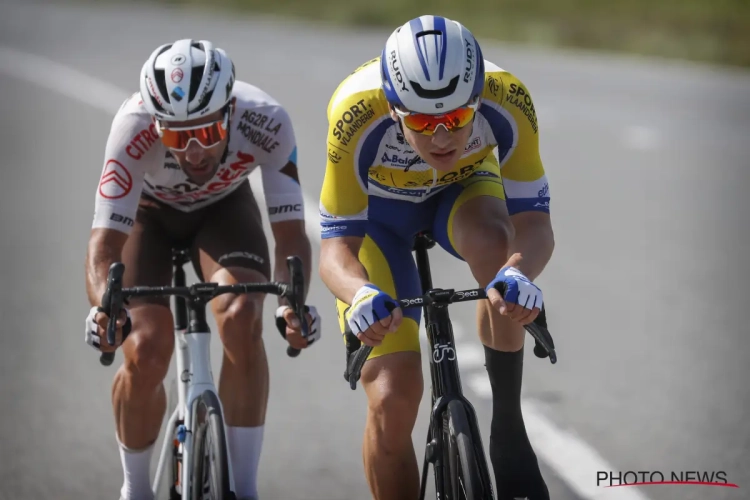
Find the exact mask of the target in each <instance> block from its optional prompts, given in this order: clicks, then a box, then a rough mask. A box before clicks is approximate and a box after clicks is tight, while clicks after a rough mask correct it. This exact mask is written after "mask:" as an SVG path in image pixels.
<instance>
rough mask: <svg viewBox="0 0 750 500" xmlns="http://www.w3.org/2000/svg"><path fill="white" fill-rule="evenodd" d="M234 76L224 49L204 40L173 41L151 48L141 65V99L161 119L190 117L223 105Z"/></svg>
mask: <svg viewBox="0 0 750 500" xmlns="http://www.w3.org/2000/svg"><path fill="white" fill-rule="evenodd" d="M234 77H235V75H234V63H232V60H231V59H229V56H228V55H227V53H226V52H225V51H224V50H222V49H219V48H215V47H214V45H213V44H212V43H211V42H209V41H207V40H190V39H183V40H177V41H176V42H174V43H168V44H164V45H162V46H161V47H159V48H157V49H156V50H154V51H153V52H152V53H151V56H150V57H149V58H148V61H146V63H145V64H144V65H143V68H142V69H141V98H142V99H143V105H144V106H145V107H146V110H147V111H148V112H149V113H151V115H153V116H155V117H157V118H159V119H161V120H171V121H186V120H192V119H194V118H198V117H201V116H204V115H207V114H210V113H213V112H215V111H219V110H221V109H222V108H223V107H224V106H226V104H227V103H228V102H229V100H230V99H231V96H232V87H233V86H234Z"/></svg>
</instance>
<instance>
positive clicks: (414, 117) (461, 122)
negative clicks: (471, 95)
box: [394, 103, 478, 135]
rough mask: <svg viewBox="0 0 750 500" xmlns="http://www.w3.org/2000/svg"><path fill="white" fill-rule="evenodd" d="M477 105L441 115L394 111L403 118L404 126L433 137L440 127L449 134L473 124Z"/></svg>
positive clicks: (396, 109)
mask: <svg viewBox="0 0 750 500" xmlns="http://www.w3.org/2000/svg"><path fill="white" fill-rule="evenodd" d="M477 104H478V103H475V104H470V105H468V106H463V107H461V108H458V109H454V110H453V111H449V112H447V113H443V114H440V115H428V114H426V113H409V112H404V111H402V110H400V109H398V108H395V107H394V110H395V111H396V114H398V115H399V116H400V117H401V121H402V122H403V124H404V126H406V127H407V128H408V129H409V130H413V131H414V132H417V133H419V134H424V135H433V134H434V133H435V131H436V130H437V127H438V126H440V125H442V126H443V127H445V129H446V130H447V131H448V132H453V131H455V130H458V129H460V128H462V127H465V126H466V125H468V124H469V123H471V120H473V119H474V115H475V114H476V109H477Z"/></svg>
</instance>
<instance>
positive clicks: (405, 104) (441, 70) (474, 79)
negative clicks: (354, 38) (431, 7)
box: [380, 16, 484, 114]
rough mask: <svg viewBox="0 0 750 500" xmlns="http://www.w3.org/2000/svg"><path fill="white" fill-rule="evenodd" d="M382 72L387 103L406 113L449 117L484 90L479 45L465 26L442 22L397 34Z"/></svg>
mask: <svg viewBox="0 0 750 500" xmlns="http://www.w3.org/2000/svg"><path fill="white" fill-rule="evenodd" d="M380 69H381V79H382V81H383V90H384V91H385V97H386V99H388V102H389V103H391V104H392V105H394V106H399V107H400V108H402V109H403V110H404V111H411V112H416V113H429V114H440V113H445V112H447V111H451V110H453V109H456V108H460V107H461V106H464V105H466V104H469V103H472V102H474V101H475V100H476V99H477V98H478V97H479V96H481V94H482V89H483V88H484V58H483V56H482V50H481V49H480V48H479V43H477V41H476V40H475V39H474V36H473V35H472V34H471V32H470V31H469V30H468V29H466V27H464V26H463V25H462V24H461V23H459V22H457V21H453V20H451V19H447V18H445V17H441V16H420V17H417V18H415V19H412V20H411V21H409V22H407V23H406V24H404V25H403V26H400V27H398V28H396V30H395V31H394V32H393V33H392V34H391V36H389V37H388V40H387V41H386V43H385V47H384V48H383V53H382V56H381V61H380Z"/></svg>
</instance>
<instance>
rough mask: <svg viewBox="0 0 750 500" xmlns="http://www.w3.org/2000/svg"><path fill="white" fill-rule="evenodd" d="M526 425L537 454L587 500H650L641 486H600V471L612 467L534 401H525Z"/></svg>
mask: <svg viewBox="0 0 750 500" xmlns="http://www.w3.org/2000/svg"><path fill="white" fill-rule="evenodd" d="M521 408H522V410H523V418H524V423H525V424H526V431H527V433H528V435H529V440H530V441H531V443H532V444H533V446H534V450H535V452H536V454H537V455H538V456H539V457H540V458H541V459H542V460H544V462H545V463H546V464H547V465H549V466H550V467H551V468H552V469H554V471H555V472H556V473H557V474H558V475H559V476H560V477H561V478H562V479H563V480H564V481H565V482H566V483H567V484H568V485H569V486H570V487H571V488H572V489H573V490H574V491H575V492H576V494H578V495H579V496H581V497H583V498H587V499H606V500H648V497H646V496H645V495H643V493H641V492H640V491H639V490H638V489H636V488H638V487H628V488H604V487H602V486H597V485H596V472H597V471H614V470H616V469H615V468H614V467H613V466H612V465H610V464H609V463H607V461H606V460H605V459H604V458H602V457H601V455H599V453H597V451H596V450H595V449H594V448H592V447H591V446H589V445H588V444H586V442H585V441H584V440H583V439H581V438H580V437H579V436H577V435H575V434H574V433H572V432H570V431H568V430H565V429H562V428H560V427H558V426H557V425H556V424H555V423H554V422H552V421H551V420H549V419H548V418H547V417H546V416H545V415H544V413H543V412H542V411H541V407H540V405H539V404H538V403H536V402H535V401H533V400H529V399H524V400H523V401H521Z"/></svg>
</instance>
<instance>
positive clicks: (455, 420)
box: [443, 401, 491, 500]
mask: <svg viewBox="0 0 750 500" xmlns="http://www.w3.org/2000/svg"><path fill="white" fill-rule="evenodd" d="M447 416H448V436H447V442H445V443H443V445H444V448H445V449H446V450H447V458H448V460H447V461H446V465H447V467H446V469H447V471H446V472H447V474H448V481H446V485H447V486H448V487H449V488H450V490H449V492H448V493H449V495H450V498H453V499H456V500H486V499H488V498H491V496H490V494H489V489H488V488H486V487H485V485H483V484H482V479H481V475H480V472H479V463H480V462H479V460H478V459H477V455H476V454H477V447H476V446H475V441H474V439H473V437H472V434H471V426H470V425H469V419H468V417H467V415H466V409H465V408H464V406H463V405H462V404H461V402H460V401H451V402H450V403H448V408H447ZM444 456H445V455H444Z"/></svg>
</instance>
